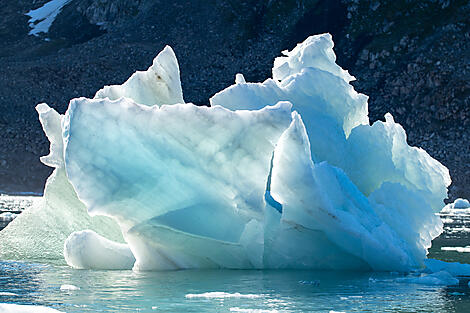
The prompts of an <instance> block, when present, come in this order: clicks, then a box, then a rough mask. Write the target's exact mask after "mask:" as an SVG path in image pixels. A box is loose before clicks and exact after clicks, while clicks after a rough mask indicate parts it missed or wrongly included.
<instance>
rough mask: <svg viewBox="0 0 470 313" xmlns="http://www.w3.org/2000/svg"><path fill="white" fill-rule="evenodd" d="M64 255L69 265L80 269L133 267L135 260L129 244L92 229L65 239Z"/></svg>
mask: <svg viewBox="0 0 470 313" xmlns="http://www.w3.org/2000/svg"><path fill="white" fill-rule="evenodd" d="M64 257H65V261H67V264H68V265H69V266H71V267H73V268H78V269H110V270H123V269H131V268H132V266H133V265H134V262H135V258H134V255H133V254H132V252H131V250H130V249H129V246H128V245H126V244H122V243H117V242H113V241H111V240H108V239H106V238H104V237H102V236H100V235H98V234H97V233H95V232H94V231H91V230H84V231H78V232H74V233H72V234H71V235H70V236H69V237H68V238H67V240H66V241H65V244H64ZM61 289H62V288H61Z"/></svg>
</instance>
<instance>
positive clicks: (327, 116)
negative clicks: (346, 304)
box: [0, 34, 452, 276]
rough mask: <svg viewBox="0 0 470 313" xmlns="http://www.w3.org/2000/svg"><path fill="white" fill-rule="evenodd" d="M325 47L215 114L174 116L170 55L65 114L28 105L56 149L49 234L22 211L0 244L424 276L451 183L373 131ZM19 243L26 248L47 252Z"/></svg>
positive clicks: (167, 264)
mask: <svg viewBox="0 0 470 313" xmlns="http://www.w3.org/2000/svg"><path fill="white" fill-rule="evenodd" d="M332 48H333V42H332V40H331V36H330V35H329V34H324V35H318V36H312V37H309V38H308V39H307V40H306V41H304V42H303V43H301V44H299V45H298V46H297V47H295V48H294V49H293V50H292V51H285V52H283V54H284V56H282V57H279V58H277V59H276V60H275V61H274V68H273V78H272V79H268V80H266V81H265V82H263V83H247V82H246V81H245V79H244V77H243V75H241V74H237V76H236V79H235V84H234V85H233V86H230V87H228V88H227V89H225V90H223V91H221V92H219V93H217V94H216V95H215V96H214V97H212V98H211V99H210V102H211V105H212V106H211V107H198V106H195V105H193V104H191V103H184V100H183V95H182V91H181V83H180V78H179V67H178V63H177V60H176V57H175V55H174V53H173V51H172V50H171V48H169V47H166V48H165V49H164V50H163V51H162V52H161V53H160V54H159V55H158V56H157V57H156V58H155V60H154V62H153V65H152V66H151V67H150V68H149V69H148V70H147V71H144V72H137V73H136V74H134V75H133V76H131V78H130V79H129V80H128V81H126V82H125V83H124V84H123V85H119V86H108V87H105V88H103V89H102V90H100V91H98V92H97V94H96V96H95V98H94V99H86V98H78V99H73V100H72V101H71V102H70V104H69V108H68V110H67V112H66V114H65V115H64V116H61V115H59V114H57V113H56V112H55V111H54V110H52V109H50V108H49V107H48V106H47V105H46V104H41V105H38V107H37V109H38V112H39V113H40V120H41V123H42V124H43V127H44V130H45V132H46V135H47V137H48V139H49V140H50V141H51V152H50V154H49V155H48V156H46V157H43V158H42V159H41V160H42V161H43V162H44V163H45V164H47V165H49V166H52V167H55V168H56V170H55V172H54V174H53V176H52V177H51V178H50V182H48V185H47V187H46V193H45V197H44V201H45V202H44V204H43V205H42V208H41V209H40V210H39V209H38V210H36V213H35V211H34V210H31V212H32V213H30V215H31V214H32V215H33V217H34V218H37V217H38V216H39V217H41V218H43V220H44V221H45V222H44V224H45V225H44V226H43V225H42V224H38V223H37V222H36V221H35V220H33V218H32V217H31V218H29V219H28V215H27V214H26V213H28V212H25V213H23V214H21V215H20V216H19V217H18V218H17V219H16V220H15V221H14V222H13V223H12V224H11V226H8V227H7V228H6V229H5V230H6V232H5V231H3V232H2V233H0V240H2V239H3V238H2V236H6V237H7V238H14V237H18V238H21V237H22V236H24V235H22V234H20V233H19V228H16V229H15V225H18V226H22V227H24V225H28V224H29V225H38V227H34V229H35V230H34V236H35V237H40V235H41V233H44V232H45V231H46V230H47V229H48V228H49V227H52V228H55V229H57V230H58V234H57V235H56V234H52V236H55V238H51V237H49V239H50V241H52V242H54V243H53V244H52V246H53V247H54V253H56V249H57V246H58V243H59V242H61V243H64V241H65V238H67V237H68V236H69V235H70V234H72V235H70V237H68V239H67V241H66V243H65V256H66V259H67V263H68V264H69V265H71V266H73V267H77V268H129V267H130V264H131V263H132V258H131V255H132V257H133V258H135V263H134V264H133V268H134V270H168V269H182V268H308V269H312V268H314V269H332V270H344V269H356V270H384V271H409V270H412V269H422V268H424V267H425V266H426V265H427V264H426V263H425V262H426V254H427V249H428V248H429V247H430V245H431V240H432V239H433V238H435V237H436V236H438V235H439V234H440V233H441V232H442V222H441V220H440V219H439V217H438V216H436V213H437V212H438V211H439V210H441V208H442V205H443V199H444V198H445V197H446V195H447V186H448V185H449V184H450V177H449V173H448V170H447V169H446V168H445V167H444V166H443V165H441V164H440V163H439V162H438V161H436V160H434V159H433V158H431V157H430V156H429V155H428V154H427V153H426V152H425V151H424V150H422V149H420V148H416V147H410V146H408V144H407V142H406V133H405V131H404V129H403V128H402V127H401V126H400V125H399V124H397V123H395V121H394V120H393V117H392V116H391V115H390V114H386V115H385V122H382V121H377V122H375V123H373V124H372V125H370V121H369V118H368V108H367V96H365V95H362V94H359V93H357V92H356V91H355V90H354V88H353V87H352V86H351V85H350V84H349V82H350V81H351V80H353V79H354V78H353V77H352V76H351V75H349V74H348V73H347V71H344V70H343V69H341V68H340V67H339V66H338V65H337V64H336V63H335V55H334V52H333V50H332ZM85 207H86V210H87V211H88V214H90V215H92V216H94V217H93V218H90V217H89V216H86V214H85V213H84V212H85ZM49 208H51V209H49ZM23 215H25V216H24V217H23ZM98 215H100V216H104V217H105V219H103V220H102V221H100V222H95V220H94V219H95V218H96V217H97V216H98ZM58 217H59V218H58ZM101 218H103V217H101ZM106 218H107V219H106ZM110 218H111V219H110ZM50 220H52V221H53V222H51V221H50ZM57 220H58V221H57ZM65 222H67V223H69V225H63V224H64V223H65ZM48 223H49V224H48ZM104 223H107V224H104ZM116 224H117V225H119V230H120V232H121V233H122V236H123V238H124V241H125V242H126V243H125V244H124V243H123V242H122V239H120V238H119V236H116V232H117V226H116ZM104 225H107V226H104ZM80 226H83V227H82V228H79V227H80ZM30 228H31V227H30ZM84 229H90V230H93V231H94V232H91V231H85V232H76V231H80V230H84ZM95 232H96V233H97V234H98V235H97V234H96V233H95ZM5 233H6V234H7V235H4V234H5ZM46 236H47V235H46ZM106 238H107V239H106ZM26 239H27V240H26V241H25V242H26V244H25V245H24V246H25V247H26V248H21V249H23V250H25V249H29V248H30V247H33V248H36V251H37V254H42V253H43V252H42V251H48V249H50V247H49V246H50V244H44V243H41V244H39V243H38V242H36V241H35V240H34V238H28V237H27V236H26ZM108 239H109V240H108ZM18 243H19V241H18V240H17V241H16V242H14V244H13V245H12V246H15V245H16V246H18ZM121 248H122V249H121ZM41 249H42V250H41ZM23 250H21V251H23ZM8 251H9V250H8ZM129 251H130V252H129ZM5 253H7V254H8V252H7V251H5V250H4V251H2V247H0V255H3V254H5ZM30 254H31V253H30ZM17 255H20V254H18V253H17ZM24 255H27V254H24ZM121 256H123V257H122V258H121ZM435 272H436V271H432V273H435ZM451 274H452V273H451ZM439 275H440V274H439ZM435 276H436V275H435Z"/></svg>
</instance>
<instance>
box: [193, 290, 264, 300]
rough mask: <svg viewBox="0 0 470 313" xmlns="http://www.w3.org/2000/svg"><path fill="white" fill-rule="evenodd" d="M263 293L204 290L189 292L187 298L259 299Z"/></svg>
mask: <svg viewBox="0 0 470 313" xmlns="http://www.w3.org/2000/svg"><path fill="white" fill-rule="evenodd" d="M262 296H263V295H259V294H243V293H239V292H235V293H229V292H222V291H212V292H204V293H188V294H187V295H185V298H187V299H194V298H206V299H225V298H246V299H257V298H261V297H262Z"/></svg>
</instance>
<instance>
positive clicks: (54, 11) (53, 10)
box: [25, 0, 71, 36]
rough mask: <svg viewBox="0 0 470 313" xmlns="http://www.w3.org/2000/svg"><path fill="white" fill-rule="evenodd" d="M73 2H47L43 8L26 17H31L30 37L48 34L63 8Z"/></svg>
mask: <svg viewBox="0 0 470 313" xmlns="http://www.w3.org/2000/svg"><path fill="white" fill-rule="evenodd" d="M70 1H71V0H52V1H49V2H46V3H45V4H44V5H43V6H42V7H39V8H37V9H34V10H31V11H29V12H28V13H26V14H25V15H27V16H29V17H31V18H30V19H29V21H28V23H29V27H31V30H30V31H29V34H30V35H34V36H39V33H47V32H48V31H49V27H51V25H52V23H53V22H54V20H55V18H56V16H57V15H58V14H59V13H60V11H62V8H63V7H64V6H65V5H66V4H68V3H69V2H70Z"/></svg>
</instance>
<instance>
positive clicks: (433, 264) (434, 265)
mask: <svg viewBox="0 0 470 313" xmlns="http://www.w3.org/2000/svg"><path fill="white" fill-rule="evenodd" d="M424 263H425V265H426V269H425V270H426V271H427V272H429V273H436V272H440V271H446V272H448V273H450V274H452V275H453V276H470V264H462V263H458V262H444V261H440V260H436V259H427V260H425V261H424Z"/></svg>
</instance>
